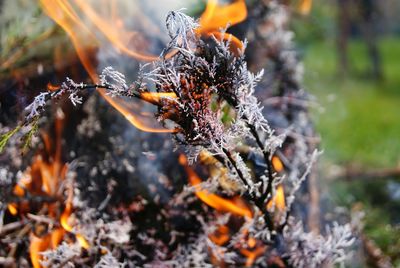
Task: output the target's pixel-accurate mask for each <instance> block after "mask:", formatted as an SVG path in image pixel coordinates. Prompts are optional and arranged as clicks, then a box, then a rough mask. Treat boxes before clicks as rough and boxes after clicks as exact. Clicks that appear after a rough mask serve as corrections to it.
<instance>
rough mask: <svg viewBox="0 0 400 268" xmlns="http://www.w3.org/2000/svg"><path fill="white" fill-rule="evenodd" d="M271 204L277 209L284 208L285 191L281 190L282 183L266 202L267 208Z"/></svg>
mask: <svg viewBox="0 0 400 268" xmlns="http://www.w3.org/2000/svg"><path fill="white" fill-rule="evenodd" d="M273 206H275V207H276V208H277V209H278V210H279V211H283V210H284V209H285V208H286V203H285V192H284V191H283V186H282V185H279V186H278V187H277V188H276V193H275V195H274V197H273V198H272V200H271V201H269V202H268V204H267V209H269V210H270V209H271V208H272V207H273Z"/></svg>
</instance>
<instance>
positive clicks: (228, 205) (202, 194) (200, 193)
mask: <svg viewBox="0 0 400 268" xmlns="http://www.w3.org/2000/svg"><path fill="white" fill-rule="evenodd" d="M179 163H180V164H181V165H182V166H183V167H184V168H185V171H186V173H187V174H188V177H189V182H190V184H191V185H193V186H194V187H195V188H196V196H197V197H198V198H199V199H200V200H201V201H203V202H204V203H206V204H207V205H209V206H210V207H212V208H214V209H216V210H217V211H220V212H231V213H233V214H235V215H238V216H242V217H246V218H252V217H253V213H252V211H251V210H250V208H248V207H247V206H246V205H244V204H243V203H240V202H238V201H235V200H229V199H226V198H222V197H220V196H218V195H216V194H212V193H209V192H208V191H207V190H202V189H201V186H200V184H201V182H202V180H201V179H200V178H199V176H198V175H197V174H196V172H194V170H193V169H192V168H190V167H189V166H188V164H187V159H186V157H185V156H184V155H182V154H181V155H180V156H179Z"/></svg>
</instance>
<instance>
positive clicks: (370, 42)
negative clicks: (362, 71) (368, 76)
mask: <svg viewBox="0 0 400 268" xmlns="http://www.w3.org/2000/svg"><path fill="white" fill-rule="evenodd" d="M358 7H359V8H358V10H359V13H360V16H359V18H360V28H361V32H362V35H363V38H364V41H365V43H366V45H367V50H368V56H369V58H370V61H371V73H372V76H373V78H374V79H375V80H381V79H382V66H381V57H380V54H379V50H378V36H377V35H378V34H377V33H378V31H377V25H378V2H377V0H358Z"/></svg>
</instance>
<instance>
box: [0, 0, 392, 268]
mask: <svg viewBox="0 0 400 268" xmlns="http://www.w3.org/2000/svg"><path fill="white" fill-rule="evenodd" d="M178 2H179V1H171V2H169V1H166V3H165V6H166V8H165V10H167V9H174V8H175V7H176V8H179V7H181V6H182V3H178ZM177 3H178V4H177ZM150 6H151V5H150ZM185 6H188V7H191V8H190V9H189V11H188V13H190V14H198V12H199V11H200V10H202V9H203V8H204V2H202V1H194V0H191V1H186V3H185ZM149 9H151V7H149ZM157 10H159V11H160V13H161V14H163V13H162V12H164V11H163V10H164V9H160V8H158V9H157ZM0 12H1V14H0V99H1V105H2V107H1V109H2V113H3V111H11V112H12V111H13V109H8V108H7V109H5V107H9V106H10V107H11V106H15V105H16V104H17V105H20V108H19V109H21V107H24V106H26V103H24V102H19V103H15V98H14V97H13V96H11V97H10V95H9V94H6V93H5V91H6V89H7V88H8V87H10V85H9V83H18V86H19V88H20V89H21V92H22V91H24V90H26V89H25V87H24V83H25V82H24V81H25V80H24V77H28V76H31V75H30V74H32V73H39V74H42V73H46V68H55V69H56V71H57V73H59V74H60V81H62V80H63V77H61V76H64V74H65V68H67V67H66V66H69V65H70V64H68V61H74V60H75V61H78V59H77V58H76V56H75V52H74V48H73V46H72V44H71V43H70V42H69V41H68V37H67V36H66V35H65V33H64V31H63V30H62V29H61V28H60V27H59V26H57V25H56V24H55V23H54V22H53V21H52V20H51V19H49V18H48V17H47V16H46V15H45V14H43V12H42V11H41V8H40V6H39V4H38V3H37V2H36V1H31V0H18V1H0ZM399 14H400V1H398V0H386V1H378V0H326V1H313V5H312V9H311V12H310V14H308V15H300V14H298V13H295V12H294V14H293V18H292V22H291V23H292V25H291V28H292V29H293V31H294V32H295V34H296V37H295V42H296V44H297V48H298V50H299V55H300V57H301V58H302V60H303V62H304V73H305V76H304V88H305V90H307V91H308V92H310V93H311V94H312V95H314V96H315V105H314V108H312V112H311V114H312V116H313V118H314V122H315V125H316V128H317V131H318V132H319V133H320V138H321V149H322V150H323V151H324V154H323V156H322V161H321V162H320V187H321V193H320V195H321V200H322V201H324V200H327V202H326V204H327V205H326V206H331V205H328V204H331V201H333V203H334V204H335V207H337V208H336V211H335V212H338V213H341V212H343V211H346V212H348V211H353V212H357V211H364V212H365V217H364V224H365V227H364V235H365V236H366V238H368V239H370V240H371V241H372V243H374V245H375V246H376V247H375V248H380V249H381V250H382V252H383V255H384V256H387V257H389V258H390V259H391V260H392V261H393V263H394V264H395V266H396V267H398V266H400V180H399V179H400V117H399V114H400V113H399V109H400V16H399ZM157 16H159V17H160V18H161V20H160V24H162V23H163V18H164V17H163V16H164V15H157ZM50 48H51V49H50ZM68 55H70V56H68ZM49 66H51V67H49ZM75 71H76V70H75ZM10 77H13V79H12V82H10V81H11V80H10V79H9V78H10ZM15 81H17V82H15ZM12 86H13V87H14V86H15V85H12ZM42 86H45V85H42ZM18 94H20V96H25V98H27V96H29V94H26V92H24V94H22V93H18V92H17V93H16V95H18ZM5 98H10V99H5ZM27 99H28V98H27ZM2 118H7V116H5V115H4V114H3V115H2ZM10 118H12V116H11V115H10ZM1 123H2V124H5V123H7V122H1ZM328 201H329V202H328ZM322 209H324V208H322ZM327 210H328V208H327ZM328 216H329V215H328Z"/></svg>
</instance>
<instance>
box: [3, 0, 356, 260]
mask: <svg viewBox="0 0 400 268" xmlns="http://www.w3.org/2000/svg"><path fill="white" fill-rule="evenodd" d="M286 2H287V1H275V0H272V1H256V2H255V3H253V4H252V5H251V6H247V5H246V2H245V1H244V0H238V1H233V2H231V3H225V4H222V3H219V2H218V1H216V0H209V1H208V2H207V5H206V7H205V10H204V12H203V13H202V14H201V15H200V16H199V20H198V21H197V20H195V19H193V18H192V17H189V16H187V15H186V14H184V13H182V11H170V12H169V13H168V15H167V16H166V27H167V32H166V33H164V34H163V33H161V32H162V30H161V29H158V28H157V27H156V29H157V30H155V32H154V33H153V32H151V31H150V32H148V31H147V32H146V31H145V30H146V28H147V26H148V25H146V23H148V24H150V25H151V26H154V24H155V23H154V24H153V22H152V20H151V18H150V16H146V13H147V12H145V11H142V10H140V11H136V13H135V14H137V16H138V18H139V19H136V20H135V19H133V20H134V21H135V22H136V21H139V20H141V22H142V23H143V24H140V23H139V22H138V23H139V25H138V27H137V28H138V29H139V30H136V29H135V30H133V28H131V27H130V26H131V24H130V23H128V22H127V19H126V18H125V17H123V15H122V14H119V12H121V13H124V12H123V11H124V10H123V7H124V3H118V2H117V1H110V2H101V3H103V4H104V5H105V6H104V7H98V6H97V4H93V3H91V2H90V1H81V0H71V1H68V0H57V1H49V0H41V1H40V4H41V7H42V8H43V11H44V12H45V13H46V14H47V15H48V16H49V17H50V18H51V19H52V20H54V22H55V23H57V24H58V25H59V26H60V27H61V28H62V29H63V30H64V31H65V32H66V33H67V35H68V37H69V38H70V41H71V42H72V44H73V46H74V48H75V51H76V53H77V55H78V57H79V59H80V61H81V64H82V65H83V67H84V68H85V70H86V72H87V74H88V75H89V77H90V79H91V82H88V83H84V82H79V83H78V82H75V81H76V79H75V78H74V79H75V81H74V80H72V79H71V78H65V82H64V83H62V84H60V85H56V84H54V83H49V81H46V84H47V91H45V92H42V93H40V94H39V95H38V96H37V97H35V98H34V99H33V102H32V103H31V104H30V105H28V106H27V107H26V109H25V111H24V113H25V114H26V116H25V117H24V119H23V121H22V123H20V125H19V126H18V127H17V130H16V131H10V132H8V133H7V134H6V135H5V136H3V137H4V140H5V142H7V141H8V140H10V141H12V139H13V138H14V137H17V136H18V135H23V134H24V133H22V132H20V131H19V130H20V129H23V128H32V129H33V126H36V128H40V129H42V128H43V126H44V125H45V123H48V122H51V121H52V122H53V123H52V125H54V128H55V130H54V131H48V132H42V133H43V134H42V140H41V141H42V142H39V144H42V146H43V148H42V149H41V150H37V151H36V153H35V155H34V156H33V157H32V163H30V165H29V167H28V168H27V169H26V171H25V172H24V174H23V175H22V176H20V178H19V179H18V181H16V183H15V185H14V186H13V189H12V192H10V196H11V197H10V198H9V199H8V200H7V202H6V206H7V209H8V214H9V215H7V223H6V225H5V226H7V225H8V226H10V224H13V223H15V222H18V221H19V222H20V224H21V225H22V226H26V227H22V229H23V230H24V231H23V232H25V233H26V234H27V235H29V240H30V241H29V260H30V263H31V264H32V265H33V266H34V267H42V266H53V265H60V266H63V265H67V264H68V265H72V266H74V265H77V266H94V265H97V266H96V267H123V266H129V267H134V266H140V267H142V266H143V267H181V266H182V267H211V266H220V267H230V266H232V267H239V266H246V267H253V266H257V267H266V266H276V267H291V266H301V267H320V265H322V264H335V263H341V262H342V261H343V260H344V259H345V257H346V251H345V249H346V248H347V247H349V246H350V245H351V244H352V242H353V240H352V238H351V232H350V229H349V227H348V226H347V225H346V226H344V227H343V229H340V228H342V226H339V227H338V230H341V231H342V232H341V233H340V237H339V238H338V239H336V240H335V239H331V240H329V238H328V240H327V241H328V242H327V244H325V247H323V248H322V247H321V248H320V249H317V250H320V252H318V253H315V255H313V254H314V252H313V253H312V254H310V253H309V249H310V248H315V247H316V246H315V245H314V244H313V241H312V239H308V237H309V236H311V233H305V232H304V231H303V230H301V234H299V233H298V232H296V230H297V231H298V230H300V229H301V228H303V225H302V224H303V215H302V211H299V207H300V205H301V202H297V203H296V202H294V198H295V195H296V193H297V192H300V193H302V194H307V193H306V191H307V189H305V187H303V182H305V181H307V179H308V176H309V174H310V172H311V166H312V164H313V163H314V162H315V160H316V157H317V155H318V153H317V150H316V144H313V143H311V142H309V141H308V140H307V139H305V138H304V137H305V136H307V135H313V134H314V132H313V129H312V125H311V124H310V122H309V119H308V113H307V109H306V108H304V107H300V108H299V107H297V106H296V105H293V104H292V103H290V102H289V103H280V104H278V105H269V106H268V105H266V106H265V107H264V106H262V104H261V102H260V98H267V99H268V98H271V97H276V96H275V95H276V94H278V95H277V97H279V98H282V101H283V100H286V99H292V98H299V99H305V100H306V99H307V95H305V93H304V92H303V91H302V90H301V89H302V88H301V86H300V81H299V80H297V77H298V74H297V73H296V72H297V64H298V62H297V59H296V57H295V55H292V54H290V53H291V52H290V53H289V52H288V51H294V50H293V49H292V43H291V42H290V40H287V39H286V38H285V37H284V36H285V35H284V34H281V32H287V31H288V30H287V29H286V25H285V23H281V22H282V20H283V21H284V20H287V17H288V16H289V13H288V12H289V11H288V10H289V9H290V8H291V6H288V5H287V3H286ZM293 5H294V4H293ZM138 6H146V4H145V3H138ZM310 8H311V1H301V4H300V7H299V9H300V12H301V13H303V14H305V13H307V12H308V11H309V9H310ZM258 9H260V10H263V12H257V11H256V10H258ZM143 10H144V9H143ZM142 12H143V14H142ZM133 17H134V16H132V18H133ZM277 17H279V18H277ZM246 23H247V24H249V25H261V24H262V25H267V27H266V28H263V31H265V32H264V33H263V35H262V36H263V38H261V39H256V40H253V39H254V36H256V34H254V32H251V30H250V29H247V28H248V27H243V29H241V28H237V29H234V27H238V26H240V25H241V24H246ZM140 26H141V27H140ZM151 26H148V27H149V28H152V27H151ZM229 27H232V28H229ZM233 29H234V30H233ZM231 30H232V32H228V31H231ZM257 30H259V29H255V31H257ZM236 31H239V32H240V31H243V32H240V35H241V36H248V37H249V42H250V43H251V42H254V43H257V42H261V43H263V47H264V48H267V49H269V50H268V51H267V53H264V52H265V51H255V52H253V51H250V52H246V51H245V48H246V43H245V42H242V41H240V39H239V38H238V37H236V36H235V35H233V32H236ZM277 32H279V34H277ZM168 37H169V41H168V42H167V43H166V44H165V45H162V47H159V51H158V52H160V53H161V54H160V56H156V55H158V54H153V52H151V51H152V49H151V46H150V44H153V43H157V44H163V41H165V40H167V38H168ZM252 38H253V39H252ZM136 39H137V42H135V41H134V40H136ZM154 40H157V42H156V41H154ZM109 46H110V47H112V51H113V53H114V54H117V56H116V59H113V60H115V61H120V62H121V64H122V62H125V61H126V56H128V57H129V63H127V64H126V66H123V67H124V68H121V69H128V70H129V72H127V73H129V74H130V76H129V77H125V75H124V74H122V72H119V71H117V70H116V69H117V67H115V68H114V67H105V68H103V70H102V71H101V72H100V74H99V75H98V73H99V72H98V69H101V67H100V66H101V65H103V63H101V57H100V55H102V54H101V53H105V52H104V50H107V47H109ZM159 46H161V45H159ZM145 48H146V49H147V48H148V50H146V49H145ZM94 50H97V51H98V55H99V57H98V60H99V61H100V62H96V61H94V60H93V59H92V58H91V57H90V56H89V53H88V51H94ZM116 51H117V52H116ZM246 53H255V54H254V55H259V56H258V59H257V62H251V61H248V60H246V58H247V57H246ZM257 53H259V54H257ZM283 55H285V56H283ZM136 61H144V62H149V61H150V62H151V64H145V65H143V66H140V67H137V66H136V65H135V67H132V66H133V65H134V64H132V62H136ZM263 62H264V63H273V64H275V65H278V64H279V65H281V66H283V67H281V69H280V70H278V68H276V69H271V70H268V71H269V72H271V73H274V72H284V73H283V75H281V73H279V75H272V76H265V75H264V72H263V71H262V70H260V71H259V72H258V73H257V74H253V73H252V72H250V71H249V69H248V68H252V67H254V66H255V65H259V64H263ZM266 68H269V67H268V66H266ZM118 69H119V68H118ZM132 69H133V70H132ZM282 70H283V71H282ZM132 73H133V75H132ZM65 76H66V75H65ZM128 79H132V80H135V82H134V83H128V82H127V80H128ZM265 79H267V80H268V79H270V80H271V81H268V83H267V84H270V85H275V84H281V85H290V86H281V87H280V88H278V89H275V88H272V87H269V86H265V83H263V82H262V81H263V80H265ZM285 79H286V80H288V81H289V82H290V83H289V82H288V81H286V80H285ZM81 80H84V79H81ZM280 80H284V81H280ZM46 84H45V85H46ZM93 91H97V92H98V93H100V94H99V95H97V94H90V93H92V92H93ZM276 92H278V93H276ZM98 96H101V98H98ZM102 100H105V101H106V102H107V103H108V104H110V105H111V106H112V107H113V108H115V110H116V111H117V112H118V113H114V111H113V110H110V109H108V107H107V106H106V105H105V102H104V101H102ZM50 103H51V104H52V105H51V106H54V107H57V108H56V109H57V111H58V112H56V113H54V114H53V113H47V110H48V109H49V106H50ZM271 111H272V112H271ZM120 114H122V116H123V117H124V118H125V119H127V122H129V124H131V125H133V126H134V127H136V128H137V129H138V130H140V131H142V132H139V131H137V130H136V129H135V128H133V127H131V126H129V125H127V124H126V121H121V120H119V115H120ZM274 114H279V115H280V116H281V117H282V118H283V119H282V120H283V121H284V124H285V125H286V126H287V128H288V129H289V127H288V126H290V125H293V126H294V128H298V129H295V130H291V131H295V132H296V135H289V134H288V133H289V131H288V130H287V129H282V128H281V126H280V125H279V124H281V123H282V122H278V123H274V122H276V120H274V118H273V116H274ZM64 116H65V117H64ZM66 117H67V118H68V120H67V119H66ZM44 118H46V119H48V120H43V119H44ZM45 121H46V122H45ZM67 126H68V127H67ZM290 129H291V128H290ZM53 132H54V133H53ZM19 133H21V134H19ZM167 133H169V134H167ZM33 134H34V131H30V132H29V133H28V135H29V136H33ZM171 137H172V139H171ZM171 140H173V141H174V146H175V149H176V150H177V152H175V151H174V150H173V145H172V142H171ZM28 144H29V142H28ZM38 148H40V146H38ZM5 153H9V150H7V147H6V149H5ZM15 177H16V176H15ZM202 178H204V179H202ZM25 220H27V222H25ZM295 221H296V222H299V223H300V225H299V224H296V223H295ZM10 228H11V227H10ZM16 228H18V227H16ZM295 228H296V229H295ZM25 229H26V231H25ZM335 230H336V229H335ZM7 232H8V231H4V233H7ZM21 232H22V231H21ZM1 233H3V231H2V232H1ZM334 235H335V233H334V231H332V234H331V236H332V237H333V236H334ZM322 241H324V240H323V238H322V237H321V238H320V239H319V240H318V243H319V244H318V246H320V245H321V243H322ZM2 243H3V242H2ZM18 243H19V242H18ZM21 243H22V242H21ZM307 243H308V244H307ZM293 245H295V246H293ZM13 247H14V249H12V250H10V253H9V255H10V256H12V257H13V258H14V257H15V258H16V257H17V253H16V247H17V244H15V243H14V246H13ZM21 247H22V246H21ZM331 249H332V250H334V251H335V253H331V251H330V250H331ZM20 251H21V252H22V253H18V254H21V258H22V259H23V258H26V257H27V256H24V253H23V248H22V249H21V250H20ZM0 252H3V251H0ZM289 253H290V254H289ZM321 256H322V257H321ZM299 259H305V261H304V262H299ZM298 263H303V264H304V265H297V264H298Z"/></svg>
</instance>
